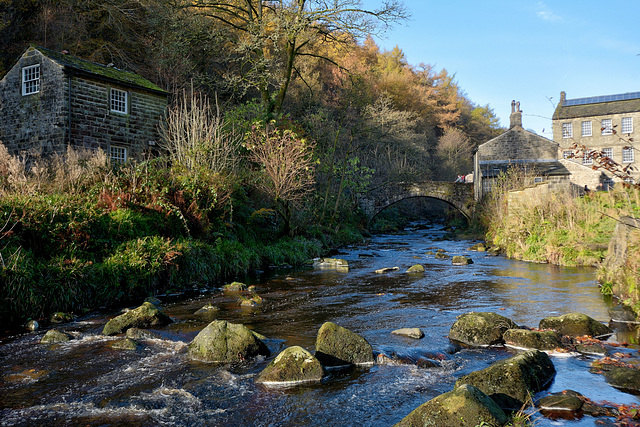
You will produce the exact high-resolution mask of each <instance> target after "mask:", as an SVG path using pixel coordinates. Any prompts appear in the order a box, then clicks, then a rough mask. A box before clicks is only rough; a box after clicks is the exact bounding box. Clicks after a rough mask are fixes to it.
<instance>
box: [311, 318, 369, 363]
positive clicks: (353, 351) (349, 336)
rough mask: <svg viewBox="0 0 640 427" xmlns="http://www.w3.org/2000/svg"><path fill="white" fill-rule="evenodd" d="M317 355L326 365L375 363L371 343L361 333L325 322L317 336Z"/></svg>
mask: <svg viewBox="0 0 640 427" xmlns="http://www.w3.org/2000/svg"><path fill="white" fill-rule="evenodd" d="M316 357H317V358H318V360H320V362H321V363H322V364H323V365H324V366H341V365H350V364H354V365H361V364H365V365H366V364H373V363H374V362H375V358H374V357H373V349H372V347H371V344H369V342H367V340H366V339H364V338H363V337H361V336H360V335H358V334H356V333H354V332H352V331H350V330H348V329H345V328H343V327H342V326H338V325H336V324H335V323H333V322H325V323H324V324H323V325H322V326H321V327H320V330H319V331H318V336H317V338H316Z"/></svg>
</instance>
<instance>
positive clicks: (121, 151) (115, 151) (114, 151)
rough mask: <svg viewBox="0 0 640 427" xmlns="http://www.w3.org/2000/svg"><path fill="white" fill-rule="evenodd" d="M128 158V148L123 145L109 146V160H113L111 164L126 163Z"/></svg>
mask: <svg viewBox="0 0 640 427" xmlns="http://www.w3.org/2000/svg"><path fill="white" fill-rule="evenodd" d="M127 158H128V152H127V147H123V146H121V145H110V146H109V160H111V162H117V163H126V162H127Z"/></svg>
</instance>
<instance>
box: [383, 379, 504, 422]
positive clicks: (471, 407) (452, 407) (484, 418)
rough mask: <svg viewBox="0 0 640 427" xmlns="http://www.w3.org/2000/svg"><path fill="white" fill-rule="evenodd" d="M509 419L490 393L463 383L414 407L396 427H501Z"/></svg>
mask: <svg viewBox="0 0 640 427" xmlns="http://www.w3.org/2000/svg"><path fill="white" fill-rule="evenodd" d="M507 421H508V419H507V416H506V415H505V413H504V411H503V410H502V409H500V408H499V407H498V405H496V403H495V402H494V401H493V400H491V398H490V397H489V396H487V395H486V394H484V393H483V392H482V391H481V390H479V389H477V388H476V387H474V386H472V385H467V384H462V385H460V386H459V387H456V388H455V389H454V390H453V391H450V392H448V393H444V394H441V395H440V396H437V397H434V398H433V399H431V400H430V401H428V402H427V403H424V404H422V405H421V406H419V407H418V408H416V409H414V410H413V411H412V412H411V413H410V414H409V415H407V416H406V417H404V418H403V419H402V420H401V421H400V422H399V423H398V424H396V425H395V427H422V426H433V427H439V426H456V427H458V426H459V427H476V426H479V425H482V426H487V427H499V426H503V425H504V424H506V423H507Z"/></svg>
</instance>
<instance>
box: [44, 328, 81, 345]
mask: <svg viewBox="0 0 640 427" xmlns="http://www.w3.org/2000/svg"><path fill="white" fill-rule="evenodd" d="M72 339H73V336H71V335H70V334H67V333H66V332H60V331H58V330H56V329H49V330H48V331H47V333H46V334H44V336H43V337H42V339H41V340H40V342H41V343H42V344H54V343H59V342H67V341H70V340H72Z"/></svg>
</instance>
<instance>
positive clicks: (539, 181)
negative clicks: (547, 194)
mask: <svg viewBox="0 0 640 427" xmlns="http://www.w3.org/2000/svg"><path fill="white" fill-rule="evenodd" d="M541 182H542V177H541V176H536V177H535V178H533V183H534V184H539V183H541Z"/></svg>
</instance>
